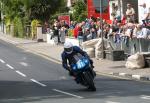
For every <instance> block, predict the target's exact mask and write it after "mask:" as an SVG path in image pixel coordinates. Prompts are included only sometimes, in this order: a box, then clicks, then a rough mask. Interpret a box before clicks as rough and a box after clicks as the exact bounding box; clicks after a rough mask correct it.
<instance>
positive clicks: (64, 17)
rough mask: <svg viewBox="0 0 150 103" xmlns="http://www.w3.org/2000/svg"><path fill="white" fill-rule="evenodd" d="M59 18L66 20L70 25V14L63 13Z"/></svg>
mask: <svg viewBox="0 0 150 103" xmlns="http://www.w3.org/2000/svg"><path fill="white" fill-rule="evenodd" d="M58 20H60V21H61V20H64V21H65V22H66V23H67V24H68V25H70V16H69V15H61V16H58Z"/></svg>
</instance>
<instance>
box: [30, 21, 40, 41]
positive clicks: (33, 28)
mask: <svg viewBox="0 0 150 103" xmlns="http://www.w3.org/2000/svg"><path fill="white" fill-rule="evenodd" d="M39 25H41V22H40V21H39V20H37V19H34V20H33V21H32V22H31V34H32V39H35V38H36V37H37V26H39Z"/></svg>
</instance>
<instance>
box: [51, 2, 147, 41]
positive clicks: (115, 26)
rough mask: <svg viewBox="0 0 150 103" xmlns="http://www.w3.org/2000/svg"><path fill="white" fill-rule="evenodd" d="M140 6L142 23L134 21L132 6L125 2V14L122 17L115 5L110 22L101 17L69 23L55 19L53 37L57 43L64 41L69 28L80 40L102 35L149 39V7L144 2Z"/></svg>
mask: <svg viewBox="0 0 150 103" xmlns="http://www.w3.org/2000/svg"><path fill="white" fill-rule="evenodd" d="M141 6H142V7H143V10H144V12H143V18H142V23H138V22H136V21H135V11H134V8H132V6H131V4H127V10H126V14H125V15H124V16H123V18H122V19H121V16H120V15H119V12H118V6H115V8H114V9H115V10H116V14H115V13H114V14H112V16H113V17H114V19H113V21H112V23H111V24H110V23H108V22H107V21H106V20H102V19H101V18H94V19H93V18H90V19H86V20H84V21H82V22H80V23H77V22H75V21H71V22H70V25H68V24H66V22H65V21H58V20H55V21H54V24H53V26H52V29H53V31H54V35H53V37H57V38H58V43H64V42H65V37H66V36H68V35H69V34H68V33H69V30H73V37H75V38H77V39H79V41H80V42H84V41H87V40H91V39H95V38H99V37H102V36H103V37H104V38H106V39H109V37H110V36H113V37H115V39H116V41H117V40H119V38H120V37H121V36H124V37H128V38H145V39H150V29H149V27H150V21H149V20H150V8H146V4H145V3H143V4H142V5H141Z"/></svg>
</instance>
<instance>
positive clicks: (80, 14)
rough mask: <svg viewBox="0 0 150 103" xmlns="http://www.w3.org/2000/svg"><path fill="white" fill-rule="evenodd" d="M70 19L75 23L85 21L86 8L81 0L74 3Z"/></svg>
mask: <svg viewBox="0 0 150 103" xmlns="http://www.w3.org/2000/svg"><path fill="white" fill-rule="evenodd" d="M72 17H73V19H74V20H75V21H78V22H81V21H83V20H85V18H86V17H87V7H86V5H85V3H84V2H83V0H78V1H77V2H76V3H75V6H74V12H73V15H72Z"/></svg>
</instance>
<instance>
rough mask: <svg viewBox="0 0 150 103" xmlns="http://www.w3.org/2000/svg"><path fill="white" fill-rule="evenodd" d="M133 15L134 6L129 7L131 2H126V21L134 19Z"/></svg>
mask: <svg viewBox="0 0 150 103" xmlns="http://www.w3.org/2000/svg"><path fill="white" fill-rule="evenodd" d="M134 15H135V10H134V8H132V7H131V4H127V11H126V17H127V22H129V20H132V21H134Z"/></svg>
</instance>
